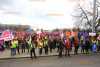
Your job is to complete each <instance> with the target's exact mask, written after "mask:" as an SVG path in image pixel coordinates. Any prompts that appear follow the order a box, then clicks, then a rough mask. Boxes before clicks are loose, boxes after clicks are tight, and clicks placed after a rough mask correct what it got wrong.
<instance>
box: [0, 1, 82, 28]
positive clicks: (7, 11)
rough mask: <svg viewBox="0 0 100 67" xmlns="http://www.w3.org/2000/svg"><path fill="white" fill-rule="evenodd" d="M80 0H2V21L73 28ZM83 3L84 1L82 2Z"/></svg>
mask: <svg viewBox="0 0 100 67" xmlns="http://www.w3.org/2000/svg"><path fill="white" fill-rule="evenodd" d="M78 1H79V0H0V23H3V24H22V25H30V26H32V27H33V28H43V29H54V28H72V27H73V23H74V20H73V18H72V16H71V13H72V12H73V10H74V8H75V6H76V4H77V2H78ZM82 4H83V3H82Z"/></svg>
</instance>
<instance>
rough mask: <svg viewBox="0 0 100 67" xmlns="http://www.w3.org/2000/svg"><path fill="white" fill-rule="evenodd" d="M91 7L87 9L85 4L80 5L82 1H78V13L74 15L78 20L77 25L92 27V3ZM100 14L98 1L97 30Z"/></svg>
mask: <svg viewBox="0 0 100 67" xmlns="http://www.w3.org/2000/svg"><path fill="white" fill-rule="evenodd" d="M90 6H91V9H85V8H84V7H83V6H81V5H80V3H78V6H77V10H79V11H78V14H77V12H76V15H73V17H74V18H76V22H75V25H76V26H77V27H79V28H80V27H82V26H83V27H84V26H85V28H88V29H92V16H93V12H92V10H93V7H92V5H90ZM99 14H100V2H99V1H97V2H96V23H95V30H96V29H97V28H98V27H99V26H100V18H99Z"/></svg>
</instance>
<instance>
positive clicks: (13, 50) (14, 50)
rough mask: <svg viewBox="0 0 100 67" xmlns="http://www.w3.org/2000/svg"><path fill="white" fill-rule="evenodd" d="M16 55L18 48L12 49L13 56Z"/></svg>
mask: <svg viewBox="0 0 100 67" xmlns="http://www.w3.org/2000/svg"><path fill="white" fill-rule="evenodd" d="M14 55H16V48H11V56H14Z"/></svg>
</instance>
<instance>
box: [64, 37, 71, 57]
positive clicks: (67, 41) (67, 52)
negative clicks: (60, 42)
mask: <svg viewBox="0 0 100 67" xmlns="http://www.w3.org/2000/svg"><path fill="white" fill-rule="evenodd" d="M70 48H71V43H70V39H69V38H67V39H66V45H65V49H66V52H65V56H66V55H67V56H70Z"/></svg>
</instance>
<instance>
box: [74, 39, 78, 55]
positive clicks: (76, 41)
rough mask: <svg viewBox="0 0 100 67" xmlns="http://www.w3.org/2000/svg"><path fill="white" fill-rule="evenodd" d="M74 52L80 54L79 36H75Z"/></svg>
mask: <svg viewBox="0 0 100 67" xmlns="http://www.w3.org/2000/svg"><path fill="white" fill-rule="evenodd" d="M74 48H75V49H74V54H75V55H77V54H78V48H79V41H78V38H77V37H75V38H74Z"/></svg>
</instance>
